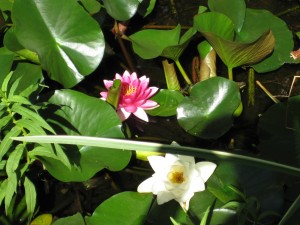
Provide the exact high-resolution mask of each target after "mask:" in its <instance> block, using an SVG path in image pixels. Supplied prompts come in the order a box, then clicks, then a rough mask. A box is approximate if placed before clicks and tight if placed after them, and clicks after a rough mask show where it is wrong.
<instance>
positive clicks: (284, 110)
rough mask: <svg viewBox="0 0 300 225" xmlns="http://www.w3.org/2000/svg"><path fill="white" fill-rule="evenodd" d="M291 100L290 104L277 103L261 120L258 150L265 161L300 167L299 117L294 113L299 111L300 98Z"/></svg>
mask: <svg viewBox="0 0 300 225" xmlns="http://www.w3.org/2000/svg"><path fill="white" fill-rule="evenodd" d="M290 100H291V101H290ZM290 100H289V102H288V104H287V103H277V104H275V105H273V106H271V107H270V108H269V109H268V110H267V111H266V112H265V113H264V114H263V115H262V117H261V118H260V120H259V123H258V135H259V139H260V142H259V145H258V149H259V150H260V156H261V157H262V158H264V159H268V160H273V161H275V162H278V163H282V164H287V165H290V166H297V167H299V166H300V146H299V143H300V142H299V137H300V130H299V129H297V126H298V121H299V116H298V115H296V114H293V113H294V112H296V111H298V110H299V107H300V102H299V97H298V96H296V97H292V98H291V99H290ZM285 118H287V119H285Z"/></svg>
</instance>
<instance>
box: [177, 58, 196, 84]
mask: <svg viewBox="0 0 300 225" xmlns="http://www.w3.org/2000/svg"><path fill="white" fill-rule="evenodd" d="M175 64H176V66H177V68H178V69H179V71H180V73H181V75H182V77H183V79H184V80H185V82H186V83H187V84H189V85H192V84H193V83H192V81H191V80H190V78H189V77H188V75H187V74H186V72H185V71H184V69H183V67H182V66H181V63H180V62H179V60H175Z"/></svg>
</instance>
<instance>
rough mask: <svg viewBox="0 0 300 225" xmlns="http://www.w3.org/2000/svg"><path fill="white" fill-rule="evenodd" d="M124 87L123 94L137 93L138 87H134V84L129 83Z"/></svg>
mask: <svg viewBox="0 0 300 225" xmlns="http://www.w3.org/2000/svg"><path fill="white" fill-rule="evenodd" d="M122 89H123V90H122V93H123V95H126V96H128V95H132V94H135V93H136V89H137V87H134V86H132V85H129V84H125V85H124V86H123V88H122Z"/></svg>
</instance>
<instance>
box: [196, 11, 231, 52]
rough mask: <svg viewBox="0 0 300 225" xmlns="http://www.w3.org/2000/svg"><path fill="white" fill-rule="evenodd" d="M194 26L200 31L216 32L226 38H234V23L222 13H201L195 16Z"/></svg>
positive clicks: (229, 39)
mask: <svg viewBox="0 0 300 225" xmlns="http://www.w3.org/2000/svg"><path fill="white" fill-rule="evenodd" d="M194 27H195V29H196V30H198V31H200V32H211V33H214V34H216V35H218V36H219V37H220V38H222V39H224V40H228V41H233V39H234V25H233V23H232V21H231V20H230V19H229V18H228V17H227V16H225V15H224V14H222V13H218V12H207V13H201V14H199V15H197V16H195V17H194ZM213 47H214V46H213Z"/></svg>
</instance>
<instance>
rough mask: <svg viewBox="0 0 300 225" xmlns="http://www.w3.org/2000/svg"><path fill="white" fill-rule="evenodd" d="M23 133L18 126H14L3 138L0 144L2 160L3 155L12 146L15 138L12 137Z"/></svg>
mask: <svg viewBox="0 0 300 225" xmlns="http://www.w3.org/2000/svg"><path fill="white" fill-rule="evenodd" d="M20 133H21V130H20V129H19V128H18V127H13V128H12V129H11V130H10V131H9V132H8V133H7V134H6V135H5V137H4V138H3V139H2V141H1V144H0V161H1V160H2V157H3V156H4V155H5V154H6V153H7V151H8V150H9V149H10V147H11V146H12V142H13V140H12V139H11V137H16V136H18V135H19V134H20Z"/></svg>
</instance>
